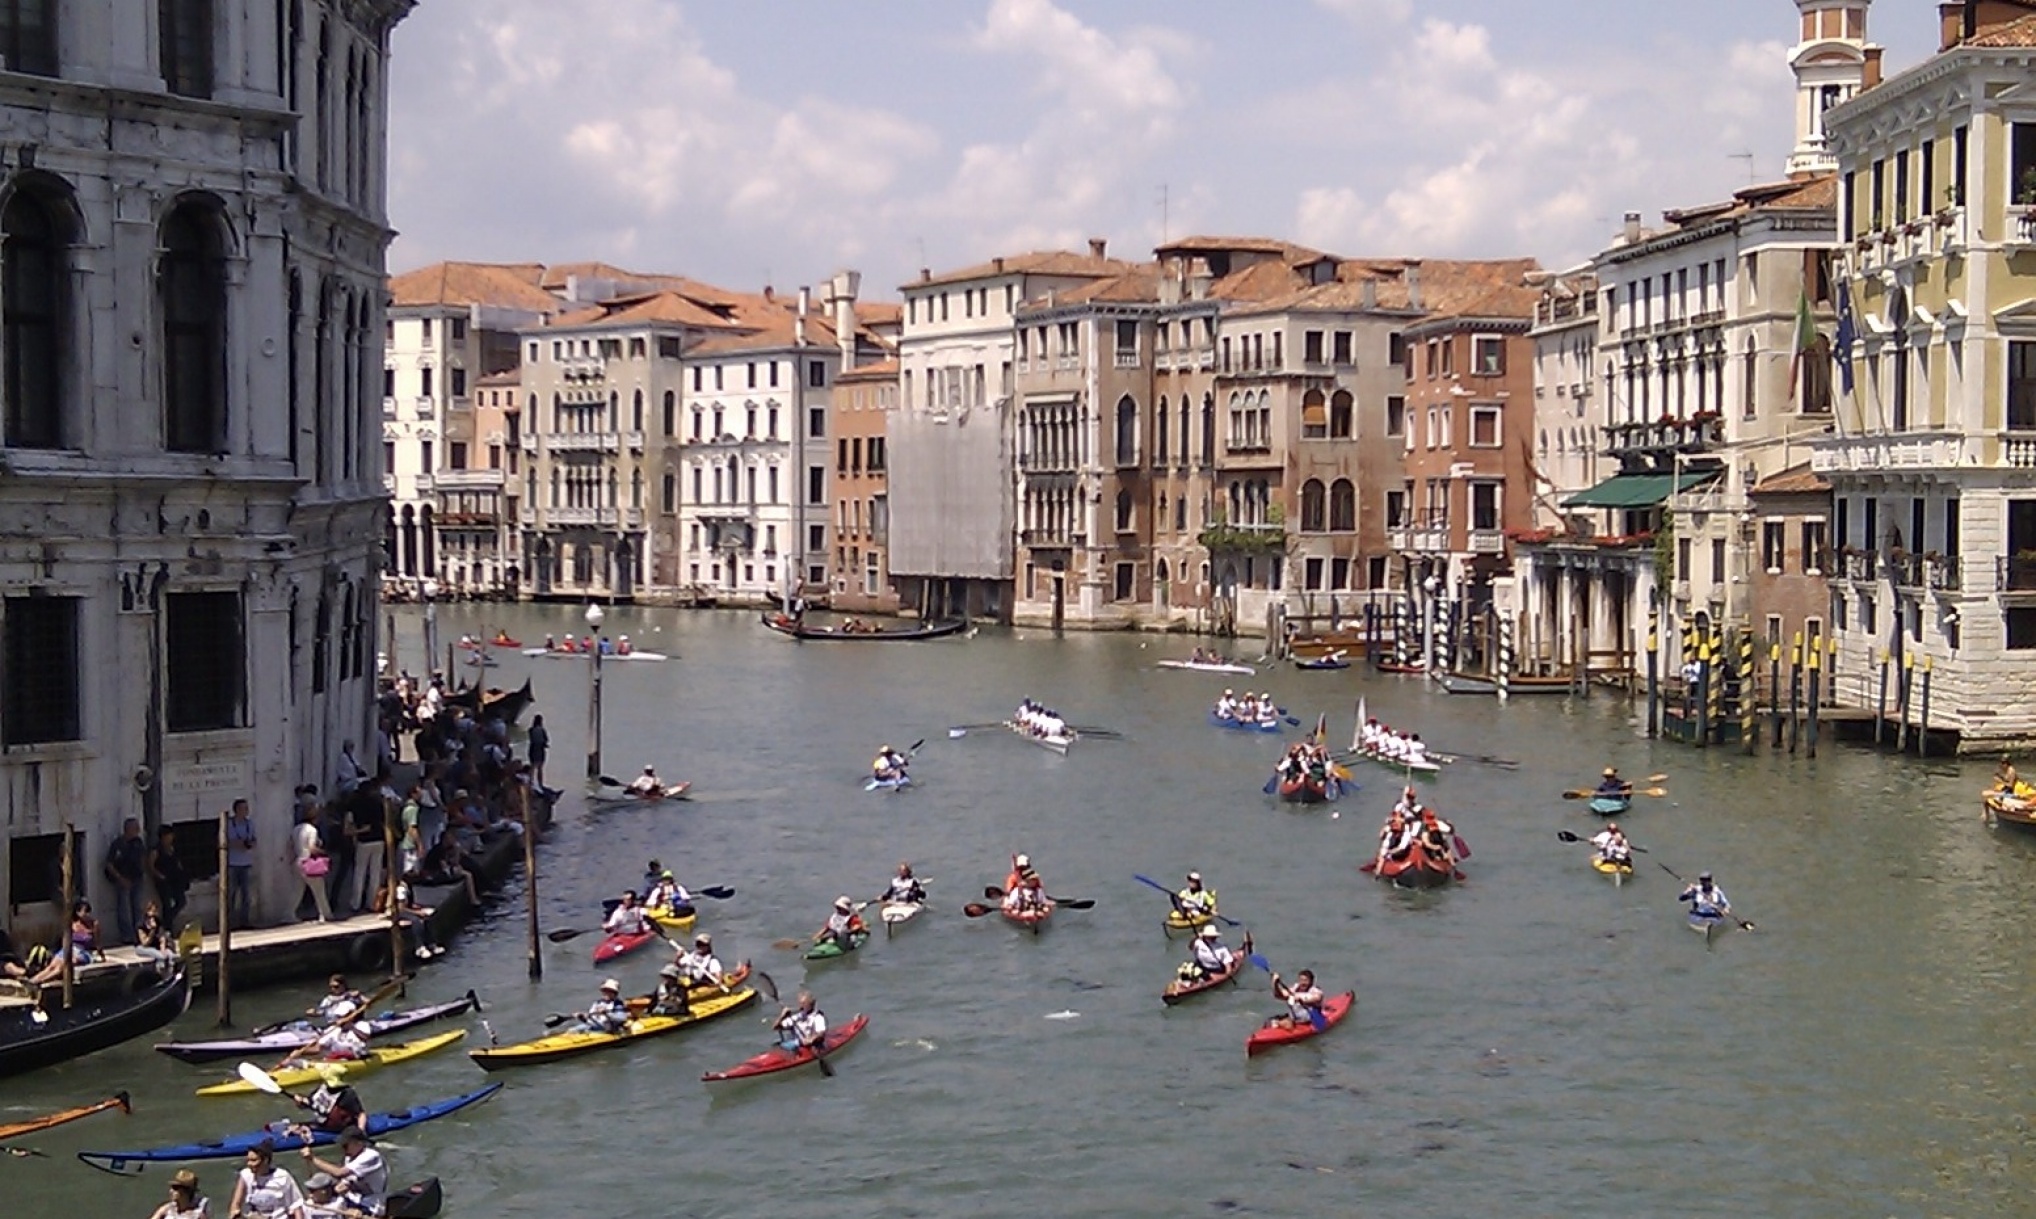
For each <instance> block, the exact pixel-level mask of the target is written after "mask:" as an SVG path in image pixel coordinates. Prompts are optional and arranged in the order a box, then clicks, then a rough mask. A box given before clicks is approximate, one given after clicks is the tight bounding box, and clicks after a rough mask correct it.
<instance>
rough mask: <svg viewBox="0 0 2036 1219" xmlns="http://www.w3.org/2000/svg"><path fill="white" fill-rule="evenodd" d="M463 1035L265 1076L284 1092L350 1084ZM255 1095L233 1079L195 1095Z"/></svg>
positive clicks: (249, 1086) (384, 1048) (457, 1032)
mask: <svg viewBox="0 0 2036 1219" xmlns="http://www.w3.org/2000/svg"><path fill="white" fill-rule="evenodd" d="M466 1035H467V1031H466V1030H465V1029H454V1030H453V1031H452V1032H450V1033H440V1034H438V1035H437V1036H436V1037H426V1038H423V1039H422V1040H419V1041H406V1042H403V1043H402V1044H400V1045H389V1046H382V1047H380V1048H379V1049H373V1050H369V1051H368V1053H367V1057H365V1058H352V1059H347V1060H346V1061H344V1062H316V1063H305V1064H302V1065H295V1066H289V1067H285V1068H284V1069H282V1070H280V1071H271V1072H269V1077H270V1078H272V1079H274V1080H275V1081H276V1082H277V1083H279V1084H281V1085H283V1086H284V1087H285V1088H294V1087H296V1086H298V1085H299V1084H317V1083H318V1082H320V1081H321V1080H324V1079H327V1078H331V1079H334V1080H352V1079H354V1078H356V1077H358V1076H360V1075H364V1074H366V1073H367V1072H369V1071H373V1070H375V1069H376V1068H378V1067H388V1066H394V1065H395V1064H397V1063H399V1062H408V1061H410V1060H411V1059H413V1058H422V1057H423V1056H424V1055H426V1054H429V1053H431V1052H432V1051H433V1050H442V1049H444V1048H445V1047H447V1046H449V1045H451V1044H453V1043H454V1042H456V1041H458V1040H460V1039H461V1038H462V1037H465V1036H466ZM258 1091H260V1089H259V1088H256V1087H255V1086H254V1085H253V1084H251V1083H249V1082H247V1081H246V1080H244V1079H236V1080H232V1081H231V1082H228V1083H223V1084H213V1085H211V1086H210V1087H205V1088H200V1089H198V1095H200V1096H245V1095H248V1094H250V1093H253V1092H258Z"/></svg>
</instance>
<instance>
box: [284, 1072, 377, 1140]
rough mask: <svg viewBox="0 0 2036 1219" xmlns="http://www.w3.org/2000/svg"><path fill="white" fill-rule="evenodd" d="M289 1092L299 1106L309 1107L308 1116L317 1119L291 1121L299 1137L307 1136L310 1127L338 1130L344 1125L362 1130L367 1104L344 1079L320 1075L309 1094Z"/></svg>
mask: <svg viewBox="0 0 2036 1219" xmlns="http://www.w3.org/2000/svg"><path fill="white" fill-rule="evenodd" d="M289 1096H290V1099H291V1100H293V1101H295V1102H296V1103H297V1107H298V1108H299V1109H308V1110H310V1112H311V1115H312V1117H314V1118H315V1119H317V1120H315V1121H311V1122H297V1123H293V1124H292V1125H291V1127H290V1129H291V1131H292V1132H293V1133H295V1134H297V1135H299V1136H300V1137H308V1136H309V1135H310V1133H311V1132H312V1131H314V1130H322V1131H324V1132H325V1133H327V1134H338V1133H339V1132H340V1131H342V1130H346V1129H348V1128H352V1129H355V1130H363V1131H365V1130H366V1128H367V1121H368V1108H367V1106H366V1105H363V1104H362V1103H361V1098H360V1093H358V1092H355V1091H354V1090H353V1085H352V1084H349V1083H347V1082H345V1081H344V1080H340V1081H338V1082H334V1081H332V1080H329V1079H321V1080H320V1081H319V1082H318V1089H317V1090H316V1091H314V1092H313V1093H312V1094H311V1095H309V1096H298V1095H297V1094H296V1093H294V1092H293V1093H290V1094H289Z"/></svg>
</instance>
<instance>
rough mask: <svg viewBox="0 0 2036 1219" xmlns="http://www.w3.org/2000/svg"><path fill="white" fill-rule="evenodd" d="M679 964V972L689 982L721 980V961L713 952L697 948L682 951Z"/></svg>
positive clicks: (715, 981)
mask: <svg viewBox="0 0 2036 1219" xmlns="http://www.w3.org/2000/svg"><path fill="white" fill-rule="evenodd" d="M678 964H679V972H680V973H681V974H683V975H685V978H686V980H687V981H688V982H713V983H717V984H718V983H719V982H720V981H721V976H722V970H721V961H720V959H719V958H718V957H716V956H715V955H714V954H713V953H711V952H700V951H699V950H697V949H696V950H694V951H692V952H687V953H681V954H680V955H679V961H678Z"/></svg>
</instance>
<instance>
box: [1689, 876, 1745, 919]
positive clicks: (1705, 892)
mask: <svg viewBox="0 0 2036 1219" xmlns="http://www.w3.org/2000/svg"><path fill="white" fill-rule="evenodd" d="M1676 900H1677V901H1679V902H1688V903H1690V913H1691V914H1694V915H1697V916H1698V917H1700V918H1726V917H1729V916H1730V915H1731V913H1732V903H1731V902H1729V901H1727V900H1726V899H1725V891H1724V890H1723V889H1720V888H1719V887H1718V886H1717V885H1715V884H1713V883H1712V882H1711V874H1710V873H1709V872H1699V873H1697V883H1696V884H1694V885H1691V886H1689V887H1688V888H1686V889H1684V890H1683V891H1682V895H1681V896H1679V897H1677V898H1676Z"/></svg>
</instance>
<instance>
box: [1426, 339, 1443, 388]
mask: <svg viewBox="0 0 2036 1219" xmlns="http://www.w3.org/2000/svg"><path fill="white" fill-rule="evenodd" d="M1436 347H1437V344H1436V342H1435V340H1434V339H1429V340H1428V366H1427V371H1428V379H1429V380H1431V381H1432V380H1434V379H1435V370H1436V369H1437V368H1439V367H1440V366H1441V357H1440V355H1439V354H1438V353H1437V351H1436Z"/></svg>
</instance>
